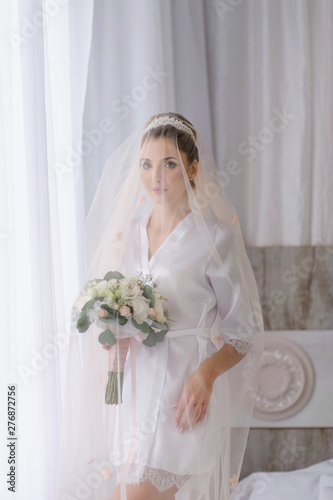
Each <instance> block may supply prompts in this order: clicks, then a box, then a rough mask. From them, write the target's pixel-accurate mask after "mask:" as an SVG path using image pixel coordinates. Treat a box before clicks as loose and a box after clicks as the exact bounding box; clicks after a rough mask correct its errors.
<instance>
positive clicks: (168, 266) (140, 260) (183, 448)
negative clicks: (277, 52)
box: [57, 113, 263, 500]
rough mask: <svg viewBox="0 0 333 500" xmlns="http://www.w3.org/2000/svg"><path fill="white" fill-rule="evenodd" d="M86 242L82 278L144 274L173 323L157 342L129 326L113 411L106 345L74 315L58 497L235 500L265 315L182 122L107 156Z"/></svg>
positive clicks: (211, 175) (210, 176)
mask: <svg viewBox="0 0 333 500" xmlns="http://www.w3.org/2000/svg"><path fill="white" fill-rule="evenodd" d="M86 237H87V239H86V242H87V248H86V255H87V272H86V281H89V280H93V279H96V278H103V276H104V275H105V274H106V273H107V272H108V271H120V272H121V273H122V274H123V275H131V276H133V275H135V274H139V273H141V275H146V276H150V277H151V278H152V280H153V281H154V283H156V285H157V287H158V290H159V292H160V293H161V295H162V296H163V298H164V299H165V301H164V304H163V305H164V308H165V311H166V312H165V314H166V315H167V322H168V327H169V330H168V332H167V334H166V335H165V338H164V340H163V341H162V342H159V343H157V344H156V345H155V346H153V347H148V346H147V345H145V344H144V343H143V342H142V338H140V337H139V336H138V335H136V336H133V335H131V336H130V332H129V330H130V329H129V330H128V332H129V333H128V336H129V337H130V340H129V345H130V348H129V351H128V354H127V357H126V362H125V366H124V369H123V370H124V373H123V386H122V402H121V404H118V405H110V404H106V402H105V398H104V391H105V383H106V381H107V371H108V366H109V365H108V354H109V353H110V350H111V349H110V346H109V345H108V344H107V343H106V344H105V345H104V346H103V347H104V349H102V348H101V344H100V343H99V342H98V340H97V339H98V334H99V333H100V331H101V329H98V328H97V327H96V326H92V327H91V328H90V330H88V331H87V332H86V333H77V332H75V322H74V321H73V335H71V343H70V347H69V354H68V368H67V386H66V399H65V412H64V425H63V434H62V446H61V453H60V457H61V459H59V464H61V465H59V467H58V485H57V499H65V498H92V499H97V498H98V499H99V500H103V499H105V500H120V499H121V500H122V499H124V498H127V499H128V500H141V499H142V500H147V499H161V500H162V499H163V500H169V499H170V500H173V499H176V500H178V499H182V500H185V499H186V500H187V499H188V500H189V499H191V500H192V499H194V498H195V499H198V500H199V499H214V500H220V499H223V500H224V499H231V498H234V495H235V488H236V485H237V481H238V477H239V473H240V468H241V464H242V459H243V454H244V449H245V444H246V439H247V433H248V428H249V423H250V418H251V414H252V409H253V404H254V398H255V391H256V386H257V382H258V376H259V370H260V359H261V353H262V348H263V326H262V315H261V309H260V302H259V298H258V291H257V287H256V283H255V279H254V276H253V272H252V268H251V265H250V263H249V260H248V258H247V255H246V250H245V247H244V242H243V239H242V235H241V230H240V226H239V222H238V219H237V214H236V212H235V209H234V208H233V206H232V203H231V202H230V200H229V199H228V197H227V195H226V193H225V192H224V189H223V184H222V182H221V176H220V175H219V171H218V169H217V167H216V164H215V162H214V159H213V157H212V155H211V153H210V152H209V151H207V150H206V149H205V147H204V145H203V141H202V139H201V138H200V137H199V135H198V133H197V132H196V130H195V129H194V127H193V125H192V124H191V123H190V122H189V121H188V120H187V119H186V118H185V117H184V116H182V115H181V114H178V113H162V114H160V115H155V116H153V117H152V118H151V119H150V120H149V121H148V123H147V124H146V125H145V126H144V127H139V129H137V130H136V131H135V132H134V133H133V134H132V135H131V136H130V137H129V138H128V139H127V141H125V143H124V144H123V145H122V146H121V147H120V148H119V149H118V150H117V151H116V152H115V153H114V154H113V155H112V156H111V157H110V159H109V160H108V162H107V164H106V166H105V169H104V171H103V174H102V177H101V180H100V183H99V186H98V189H97V191H96V195H95V198H94V200H93V204H92V207H91V209H90V212H89V214H88V217H87V221H86ZM78 304H79V302H78V301H77V302H76V305H75V306H74V308H73V311H76V310H77V309H79V306H78ZM73 317H74V316H73ZM120 329H123V330H125V331H126V329H127V326H124V327H121V328H120ZM118 370H119V365H118ZM74 394H75V397H74V399H75V401H73V396H74ZM75 423H76V426H77V427H76V428H75ZM65 469H66V470H65ZM66 495H68V496H66ZM70 495H72V496H70ZM80 495H86V496H80Z"/></svg>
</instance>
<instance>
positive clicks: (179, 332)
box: [165, 328, 210, 339]
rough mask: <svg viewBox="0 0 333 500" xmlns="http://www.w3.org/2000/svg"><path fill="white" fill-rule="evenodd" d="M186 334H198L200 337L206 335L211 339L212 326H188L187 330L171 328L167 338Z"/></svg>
mask: <svg viewBox="0 0 333 500" xmlns="http://www.w3.org/2000/svg"><path fill="white" fill-rule="evenodd" d="M184 335H196V336H198V337H206V338H208V339H210V328H186V329H185V330H169V331H168V332H167V334H166V336H165V339H172V338H175V337H182V336H184Z"/></svg>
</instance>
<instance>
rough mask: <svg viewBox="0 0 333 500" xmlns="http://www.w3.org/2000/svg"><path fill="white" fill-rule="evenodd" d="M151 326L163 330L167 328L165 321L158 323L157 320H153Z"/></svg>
mask: <svg viewBox="0 0 333 500" xmlns="http://www.w3.org/2000/svg"><path fill="white" fill-rule="evenodd" d="M151 326H153V327H154V328H157V329H158V330H163V331H165V332H167V331H168V330H169V328H168V325H167V324H166V323H160V322H159V321H153V322H152V324H151Z"/></svg>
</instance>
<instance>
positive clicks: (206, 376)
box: [174, 366, 215, 432]
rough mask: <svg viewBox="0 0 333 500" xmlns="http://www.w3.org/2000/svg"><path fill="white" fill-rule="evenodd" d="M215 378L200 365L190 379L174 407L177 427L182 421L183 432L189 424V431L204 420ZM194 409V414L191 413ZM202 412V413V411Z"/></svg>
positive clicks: (180, 429)
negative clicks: (175, 408)
mask: <svg viewBox="0 0 333 500" xmlns="http://www.w3.org/2000/svg"><path fill="white" fill-rule="evenodd" d="M214 380H215V378H214V377H212V375H211V373H210V371H208V370H207V369H206V368H205V367H203V366H199V368H197V369H196V370H195V372H193V373H192V375H191V376H190V378H189V379H188V381H187V383H186V385H185V387H184V389H183V392H182V394H181V396H180V398H179V400H178V402H177V403H176V405H175V406H174V407H177V412H176V416H175V427H177V426H178V424H179V423H180V427H179V431H180V432H183V430H184V429H185V427H186V425H187V424H189V431H191V430H192V427H193V425H194V424H196V423H199V422H202V420H203V419H204V418H205V415H206V413H207V408H208V403H209V400H210V396H211V394H212V390H213V385H214ZM192 410H193V414H192V415H191V413H192ZM200 412H201V413H200Z"/></svg>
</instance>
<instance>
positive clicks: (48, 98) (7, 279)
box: [0, 0, 92, 500]
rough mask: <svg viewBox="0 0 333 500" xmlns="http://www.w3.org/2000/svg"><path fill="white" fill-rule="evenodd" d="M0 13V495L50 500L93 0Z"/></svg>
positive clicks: (78, 234)
mask: <svg viewBox="0 0 333 500" xmlns="http://www.w3.org/2000/svg"><path fill="white" fill-rule="evenodd" d="M0 9H1V12H0V19H1V21H0V23H1V72H0V111H1V113H0V157H1V178H0V186H1V187H0V189H1V206H0V214H1V215H0V217H1V219H0V220H1V226H0V236H1V238H0V255H1V264H0V265H1V279H0V290H1V291H0V311H1V349H0V375H1V376H0V380H1V403H0V404H1V412H0V415H1V417H0V428H1V431H0V432H1V443H0V444H1V446H0V448H1V449H0V469H1V472H2V480H1V482H0V497H1V499H7V498H18V499H22V500H33V499H34V500H46V499H52V498H53V495H54V491H55V478H56V466H57V453H58V445H59V433H60V425H61V412H62V395H63V383H64V377H65V358H66V347H67V343H68V332H69V329H68V322H69V318H70V308H71V303H72V302H73V300H74V298H75V296H76V294H77V291H78V287H79V282H80V279H81V278H80V273H82V269H83V267H84V266H83V257H84V256H83V253H82V248H81V247H82V242H83V228H84V209H83V190H82V171H81V172H80V165H75V168H74V166H71V165H68V163H67V162H66V158H67V156H68V155H69V152H70V151H71V148H72V147H73V144H75V141H77V140H78V139H79V138H80V137H81V128H82V114H83V106H84V95H85V88H86V81H87V78H86V73H87V63H88V56H89V47H90V34H91V19H92V2H88V1H86V2H85V3H84V5H81V2H67V1H64V0H59V1H58V0H51V1H47V0H46V1H43V2H40V1H37V0H24V1H17V0H10V1H6V2H4V3H3V4H2V5H1V7H0ZM13 385H15V386H16V388H15V408H14V409H15V421H14V420H13V416H14V414H13V411H14V410H13V406H12V404H10V405H9V406H7V388H8V386H10V387H11V386H13ZM11 396H12V397H13V393H12V392H11ZM10 401H11V403H12V402H13V400H10ZM7 408H9V410H10V412H9V413H8V410H7ZM9 421H10V422H11V425H10V426H9V427H8V422H9ZM12 424H15V431H13V429H14V426H13V425H12ZM8 428H9V431H10V432H12V433H13V432H14V434H11V435H10V440H9V439H7V436H8V432H7V429H8ZM10 443H13V444H12V447H11V448H10V447H8V446H7V445H8V444H10ZM8 459H10V462H9V461H8ZM10 467H14V469H10ZM10 472H12V477H10V476H9V475H7V474H9V473H10ZM10 479H12V480H13V482H12V483H8V482H7V481H9V480H10ZM11 486H13V488H14V489H15V492H16V495H15V494H14V493H13V491H10V490H8V488H9V487H11Z"/></svg>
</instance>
